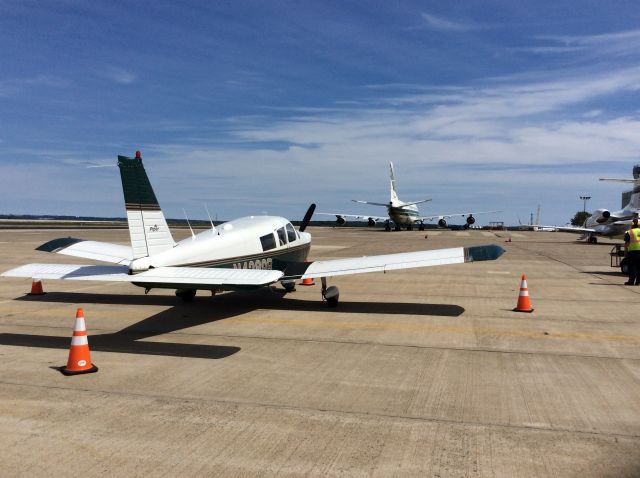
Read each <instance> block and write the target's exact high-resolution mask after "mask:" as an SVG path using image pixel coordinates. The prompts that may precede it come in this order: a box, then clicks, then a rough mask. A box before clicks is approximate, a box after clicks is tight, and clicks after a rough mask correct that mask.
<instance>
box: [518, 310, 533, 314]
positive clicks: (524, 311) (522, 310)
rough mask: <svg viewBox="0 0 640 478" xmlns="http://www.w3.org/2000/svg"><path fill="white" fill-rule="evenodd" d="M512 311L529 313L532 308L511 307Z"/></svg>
mask: <svg viewBox="0 0 640 478" xmlns="http://www.w3.org/2000/svg"><path fill="white" fill-rule="evenodd" d="M513 311H514V312H527V313H529V314H530V313H531V312H533V309H513Z"/></svg>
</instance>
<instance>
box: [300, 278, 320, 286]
mask: <svg viewBox="0 0 640 478" xmlns="http://www.w3.org/2000/svg"><path fill="white" fill-rule="evenodd" d="M300 285H316V283H315V282H314V281H313V279H311V278H309V279H302V283H301V284H300Z"/></svg>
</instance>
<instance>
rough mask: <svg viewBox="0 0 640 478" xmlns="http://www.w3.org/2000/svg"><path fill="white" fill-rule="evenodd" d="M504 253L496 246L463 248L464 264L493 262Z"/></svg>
mask: <svg viewBox="0 0 640 478" xmlns="http://www.w3.org/2000/svg"><path fill="white" fill-rule="evenodd" d="M504 253H505V250H504V249H503V248H502V247H500V246H498V245H496V244H487V245H484V246H470V247H465V248H464V258H465V262H476V261H495V260H496V259H498V258H499V257H500V256H501V255H502V254H504Z"/></svg>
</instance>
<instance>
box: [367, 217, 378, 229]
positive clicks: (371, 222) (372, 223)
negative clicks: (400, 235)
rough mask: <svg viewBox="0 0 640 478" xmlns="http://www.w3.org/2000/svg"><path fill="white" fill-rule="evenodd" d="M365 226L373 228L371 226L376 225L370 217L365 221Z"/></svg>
mask: <svg viewBox="0 0 640 478" xmlns="http://www.w3.org/2000/svg"><path fill="white" fill-rule="evenodd" d="M367 224H368V225H369V227H373V226H375V225H376V221H374V219H373V218H372V217H370V218H369V219H368V220H367Z"/></svg>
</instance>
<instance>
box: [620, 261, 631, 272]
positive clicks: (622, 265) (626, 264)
mask: <svg viewBox="0 0 640 478" xmlns="http://www.w3.org/2000/svg"><path fill="white" fill-rule="evenodd" d="M620 272H622V273H623V274H624V275H629V261H627V258H626V257H625V258H624V259H622V261H621V262H620Z"/></svg>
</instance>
